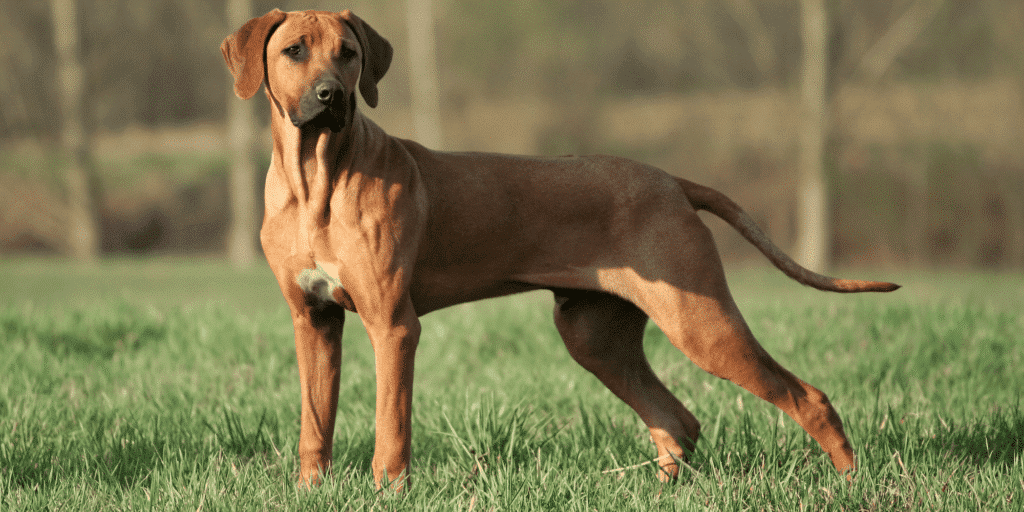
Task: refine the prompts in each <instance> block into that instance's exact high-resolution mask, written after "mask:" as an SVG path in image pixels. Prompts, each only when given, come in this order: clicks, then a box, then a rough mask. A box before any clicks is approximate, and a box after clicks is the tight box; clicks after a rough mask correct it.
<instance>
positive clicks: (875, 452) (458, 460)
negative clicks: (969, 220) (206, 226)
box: [0, 258, 1024, 511]
mask: <svg viewBox="0 0 1024 512" xmlns="http://www.w3.org/2000/svg"><path fill="white" fill-rule="evenodd" d="M842 274H843V275H847V274H849V275H850V276H852V277H856V276H857V275H858V274H862V275H863V273H860V272H842ZM865 277H889V278H891V279H893V280H896V281H898V282H901V283H903V284H905V285H907V286H906V288H905V289H904V290H901V291H899V292H896V294H892V295H889V296H880V295H861V296H842V295H827V294H823V293H820V292H815V291H813V290H808V289H804V288H801V287H800V286H798V285H796V284H793V283H791V282H787V281H786V280H785V278H781V277H779V276H778V275H777V273H775V272H773V271H771V270H756V269H740V270H737V271H733V272H731V273H730V279H731V281H733V290H734V294H735V295H736V297H737V300H738V301H739V302H740V303H741V307H742V308H743V310H744V313H745V315H746V317H747V320H748V322H749V323H750V325H751V328H752V329H753V330H754V333H755V334H756V335H757V336H758V337H759V338H760V339H761V340H762V343H763V344H764V345H765V347H766V348H767V349H768V350H769V352H771V353H772V354H773V355H774V356H775V357H776V358H777V359H779V360H780V361H781V362H782V363H783V364H784V365H785V366H786V367H788V368H790V369H791V370H793V371H794V372H795V373H796V374H797V375H799V376H801V377H802V378H804V379H805V380H808V381H809V382H811V383H813V384H814V385H816V386H818V387H820V388H821V389H823V390H824V391H826V392H827V393H828V394H829V397H830V398H831V399H832V401H833V403H834V404H835V405H836V407H837V409H838V410H839V412H840V414H841V416H842V417H843V419H844V421H845V424H846V427H847V432H848V433H849V435H850V437H851V439H852V442H853V444H854V448H855V450H857V452H858V456H859V460H860V464H861V467H860V470H859V472H858V473H857V475H856V478H855V480H854V481H853V482H852V483H847V482H846V481H845V480H844V479H843V478H841V477H840V476H839V475H838V474H836V473H835V471H834V470H833V469H832V467H831V465H830V464H829V462H828V460H827V457H826V456H825V455H824V454H823V453H822V452H821V450H820V449H819V448H818V446H817V445H816V444H815V443H814V442H813V441H812V440H810V439H809V437H808V436H807V435H806V434H805V433H804V432H803V431H802V430H800V429H799V427H797V426H796V425H795V423H794V422H793V421H791V420H790V419H789V418H784V417H781V416H780V414H779V411H778V410H777V409H775V408H773V407H771V406H769V405H767V404H765V403H763V402H761V401H760V400H758V399H756V398H755V397H753V396H752V395H750V394H748V393H746V392H745V391H743V390H742V389H740V388H739V387H737V386H735V385H733V384H731V383H729V382H725V381H721V380H718V379H716V378H714V377H711V376H710V375H708V374H706V373H704V372H703V371H701V370H700V369H698V368H697V367H695V366H694V365H693V364H692V363H690V362H689V361H688V360H687V359H686V358H685V357H684V356H683V355H682V354H681V353H679V352H678V351H677V350H676V349H675V348H673V347H672V346H671V345H670V344H669V343H668V342H667V341H666V340H665V339H664V337H663V336H662V335H661V333H660V332H659V331H658V330H657V329H656V328H655V327H653V326H651V327H649V331H648V336H647V344H646V350H647V352H648V354H649V356H650V358H651V361H652V365H653V366H654V368H655V370H656V372H657V373H658V374H659V375H660V376H662V378H663V380H664V381H665V383H666V385H668V386H669V388H670V389H671V390H672V391H673V392H675V393H676V395H677V396H679V397H680V399H681V400H682V401H683V402H684V404H686V406H687V407H688V408H690V409H691V411H693V412H694V414H696V415H697V417H698V418H699V419H700V420H701V421H702V424H703V434H702V437H701V440H700V441H699V442H698V446H697V453H696V454H695V455H694V457H693V458H692V460H691V461H690V465H689V469H684V471H683V473H682V475H681V478H680V479H679V481H678V482H677V483H675V484H672V485H663V484H660V483H659V482H658V481H657V479H656V477H655V474H654V470H653V468H652V465H644V466H639V467H633V466H636V465H637V464H641V463H643V462H644V461H647V460H650V458H651V457H652V456H653V449H652V446H651V444H650V442H649V440H648V438H647V434H646V430H645V429H644V428H643V426H642V424H641V423H640V422H639V421H638V420H637V419H636V416H635V415H634V414H633V412H632V411H631V410H629V409H628V408H627V407H626V406H625V405H624V404H622V403H621V402H619V401H618V400H617V399H616V398H615V397H614V396H612V395H611V393H609V392H608V391H607V390H605V389H604V388H603V387H602V386H601V384H600V383H599V382H597V380H596V379H595V378H593V377H592V376H591V375H590V374H588V373H587V372H585V371H584V370H582V369H581V368H580V367H579V366H578V365H576V364H575V363H574V362H573V361H572V360H571V359H570V358H569V356H568V354H567V353H566V351H565V349H564V348H563V347H562V344H561V342H560V341H559V339H558V335H557V333H556V332H555V330H554V327H553V325H552V323H551V320H550V302H551V301H550V297H549V296H547V295H546V294H543V293H538V294H527V295H524V296H518V297H513V298H508V299H501V300H493V301H485V302H481V303H476V304H471V305H463V306H457V307H454V308H450V309H449V310H444V311H440V312H437V313H433V314H431V315H428V316H426V317H424V319H423V342H422V343H421V344H420V349H419V352H418V354H417V361H416V366H417V374H416V385H417V387H416V393H415V398H414V425H413V429H414V437H413V453H414V460H413V464H414V469H413V471H414V473H413V478H414V482H413V486H412V487H411V489H410V491H409V492H408V493H407V495H405V496H394V495H393V494H391V493H389V492H378V491H376V490H375V489H374V486H373V482H372V478H371V472H370V468H369V465H370V459H371V457H372V452H373V404H374V378H373V353H372V351H371V349H370V346H369V343H368V341H367V340H366V335H365V332H364V331H363V330H362V327H361V326H360V325H359V321H358V318H357V317H356V316H354V315H350V316H349V318H348V322H347V326H346V327H347V328H346V332H345V341H344V357H343V359H344V362H343V373H342V380H341V403H340V405H339V419H338V425H337V428H336V432H335V439H336V441H335V452H334V462H335V472H334V475H333V476H332V478H330V479H329V480H328V481H327V483H326V484H325V485H323V486H322V487H320V488H317V489H314V490H312V491H301V490H299V489H298V488H297V487H296V485H295V478H296V475H297V468H298V460H297V455H296V445H297V442H298V412H299V411H298V406H299V404H298V378H297V370H296V367H295V354H294V348H293V347H294V345H293V343H292V332H291V325H290V321H289V318H288V313H287V310H286V308H285V307H284V301H283V299H281V297H280V294H279V293H278V291H277V288H276V284H275V283H274V281H273V278H272V276H271V275H270V273H269V271H267V270H266V269H265V268H264V267H262V266H261V267H258V268H256V269H253V270H250V271H236V270H233V269H231V268H230V267H229V266H227V265H225V264H223V263H220V262H218V261H204V260H192V259H186V258H176V259H167V258H165V259H158V260H119V261H107V262H103V263H101V264H99V265H97V266H93V267H81V266H75V265H69V264H67V263H66V262H63V261H61V260H39V259H20V260H7V261H2V262H0V293H2V295H3V296H4V297H5V298H6V299H7V300H6V305H5V306H2V307H0V354H2V355H0V510H5V511H7V510H41V509H47V510H98V509H115V510H123V509H155V510H179V509H180V510H200V509H201V510H311V509H340V510H370V509H396V510H398V509H402V510H404V509H415V510H469V509H472V510H481V511H482V510H557V511H567V510H595V509H596V510H602V511H603V510H703V509H705V508H710V509H715V510H786V511H790V510H893V509H897V510H916V509H920V510H932V509H940V510H1019V509H1020V508H1021V506H1022V505H1021V504H1022V502H1024V460H1022V452H1024V408H1022V406H1024V404H1022V400H1021V395H1022V390H1024V372H1022V371H1021V368H1022V366H1024V361H1022V359H1024V343H1022V341H1024V315H1022V314H1021V313H1020V306H1019V305H1020V304H1021V300H1022V299H1024V292H1022V290H1024V279H1022V277H1021V276H1020V275H985V274H958V275H952V274H950V275H929V274H924V273H918V274H909V275H908V274H907V273H905V272H896V271H889V272H876V273H868V275H865Z"/></svg>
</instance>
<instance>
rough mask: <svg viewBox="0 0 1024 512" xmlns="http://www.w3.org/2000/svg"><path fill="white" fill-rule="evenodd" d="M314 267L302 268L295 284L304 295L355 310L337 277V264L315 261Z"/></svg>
mask: <svg viewBox="0 0 1024 512" xmlns="http://www.w3.org/2000/svg"><path fill="white" fill-rule="evenodd" d="M314 263H315V264H316V267H315V268H306V269H302V271H301V272H299V275H298V277H296V278H295V282H296V284H298V285H299V288H301V289H302V291H303V292H305V294H306V296H307V297H308V298H309V299H312V300H313V301H316V302H319V303H321V304H323V303H332V304H338V305H340V306H342V307H344V308H345V309H347V310H349V311H352V312H355V311H356V308H355V304H354V303H353V302H352V299H351V297H349V295H348V292H346V291H345V287H344V286H343V285H342V284H341V280H340V279H338V266H337V265H334V264H331V263H324V262H320V261H315V262H314Z"/></svg>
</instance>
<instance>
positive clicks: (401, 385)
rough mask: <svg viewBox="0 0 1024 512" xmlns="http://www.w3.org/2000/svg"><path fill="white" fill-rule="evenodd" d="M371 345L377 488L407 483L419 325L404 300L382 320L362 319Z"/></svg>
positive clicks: (374, 468) (374, 467) (374, 460)
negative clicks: (375, 390)
mask: <svg viewBox="0 0 1024 512" xmlns="http://www.w3.org/2000/svg"><path fill="white" fill-rule="evenodd" d="M363 323H364V324H365V325H366V331H367V333H368V334H369V335H370V341H371V343H372V344H373V353H374V358H375V365H376V371H377V410H376V416H375V421H376V440H375V444H374V453H373V464H372V465H373V480H374V482H376V484H377V487H378V488H380V487H384V486H387V485H388V484H389V483H391V482H394V484H393V486H394V488H395V490H398V491H400V490H402V489H403V488H404V487H405V486H406V485H407V484H408V482H409V469H410V468H409V460H410V458H411V456H412V385H413V382H412V381H413V364H414V362H415V357H416V346H417V344H418V343H419V338H420V322H419V318H417V317H416V313H415V311H414V310H413V307H412V302H411V300H409V299H408V297H406V299H405V300H404V301H403V304H401V305H400V306H399V308H398V310H397V311H396V312H395V313H394V314H390V315H386V316H385V317H384V319H382V320H381V321H379V322H378V321H374V319H368V318H366V317H364V318H363Z"/></svg>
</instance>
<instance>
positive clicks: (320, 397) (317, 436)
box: [292, 305, 345, 486]
mask: <svg viewBox="0 0 1024 512" xmlns="http://www.w3.org/2000/svg"><path fill="white" fill-rule="evenodd" d="M292 321H293V323H294V325H295V353H296V355H297V356H298V362H299V387H300V390H301V393H302V417H301V421H302V429H301V432H300V434H299V461H300V465H301V466H300V473H299V483H300V485H307V486H313V485H316V484H318V483H319V482H320V477H321V475H326V474H327V472H328V471H329V470H330V468H331V452H332V448H333V445H334V420H335V415H336V412H337V410H338V380H339V376H340V368H341V331H342V327H343V326H344V323H345V315H344V311H343V310H342V309H341V307H339V306H336V305H331V306H327V307H318V308H313V307H309V306H305V307H300V308H293V310H292Z"/></svg>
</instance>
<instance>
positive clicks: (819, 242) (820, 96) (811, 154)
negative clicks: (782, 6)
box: [797, 0, 831, 272]
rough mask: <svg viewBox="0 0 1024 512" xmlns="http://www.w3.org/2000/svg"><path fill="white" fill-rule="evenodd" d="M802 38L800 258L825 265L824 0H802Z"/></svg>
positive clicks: (808, 264)
mask: <svg viewBox="0 0 1024 512" xmlns="http://www.w3.org/2000/svg"><path fill="white" fill-rule="evenodd" d="M801 39H802V41H803V55H802V60H803V62H802V67H803V71H802V76H801V81H800V97H801V105H802V113H801V114H802V115H801V123H800V148H799V151H800V156H799V163H798V165H799V172H800V182H799V184H798V186H797V250H798V252H799V255H798V260H799V261H800V262H801V263H802V264H803V265H805V266H806V267H807V268H810V269H812V270H816V271H819V272H821V271H825V270H826V269H827V268H828V265H829V242H830V240H831V234H830V233H829V215H828V211H829V204H828V203H829V201H828V185H827V179H826V177H825V170H824V153H825V151H824V149H825V136H826V134H827V132H828V126H827V122H826V119H827V118H826V115H825V108H826V97H825V96H826V78H827V77H826V70H827V56H828V52H827V44H828V42H827V41H828V37H827V20H826V14H825V4H824V0H801Z"/></svg>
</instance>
